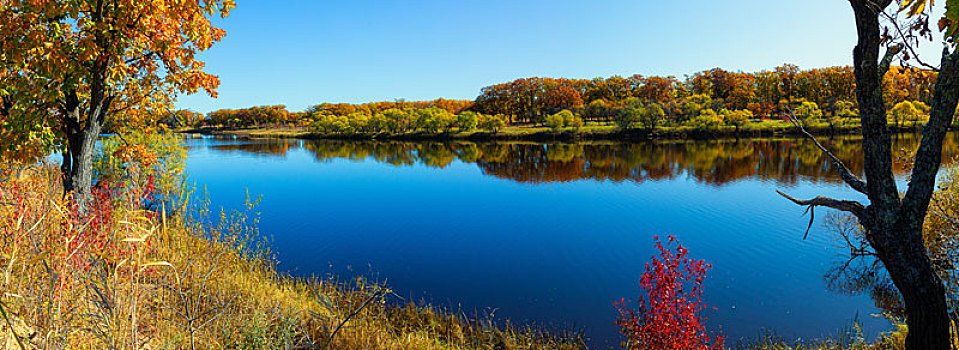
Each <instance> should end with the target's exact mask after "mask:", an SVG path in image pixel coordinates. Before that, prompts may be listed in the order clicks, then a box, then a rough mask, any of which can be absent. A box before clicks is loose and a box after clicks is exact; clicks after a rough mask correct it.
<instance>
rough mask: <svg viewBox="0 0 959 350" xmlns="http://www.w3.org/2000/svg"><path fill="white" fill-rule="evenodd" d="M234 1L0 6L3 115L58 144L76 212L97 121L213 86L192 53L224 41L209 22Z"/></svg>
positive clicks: (88, 177)
mask: <svg viewBox="0 0 959 350" xmlns="http://www.w3.org/2000/svg"><path fill="white" fill-rule="evenodd" d="M233 7H234V3H233V1H231V0H195V1H171V0H114V1H103V0H76V1H64V0H30V1H27V0H0V61H2V63H3V64H2V65H0V84H2V88H0V96H2V100H3V101H4V105H5V106H10V108H7V107H5V108H4V110H5V112H4V114H5V115H7V114H9V115H10V118H12V119H14V120H17V121H18V122H22V123H27V124H26V125H37V126H40V127H41V128H42V127H49V128H50V129H51V130H53V131H54V132H55V133H42V132H41V133H37V134H36V135H37V136H38V137H41V138H42V140H43V143H45V144H47V145H63V164H62V170H63V173H64V181H63V184H64V189H65V190H66V191H67V192H70V191H72V192H73V193H74V195H75V198H76V199H77V203H78V206H79V209H80V211H81V212H83V211H85V205H86V203H87V202H88V201H89V199H90V196H91V185H92V180H93V154H94V148H95V144H96V140H97V137H98V136H99V134H100V132H101V130H102V128H103V126H104V124H105V123H106V122H107V121H108V120H109V119H110V118H113V117H114V116H116V115H118V114H119V113H123V112H124V111H128V110H131V109H153V110H162V109H163V108H164V107H165V106H167V105H169V104H170V103H171V101H172V99H173V98H174V97H175V96H176V94H177V93H186V94H192V93H196V92H197V91H198V90H200V89H203V90H205V91H206V92H207V93H208V94H210V95H211V96H215V95H216V92H215V89H216V88H217V86H218V85H219V80H218V79H217V78H216V77H215V76H213V75H210V74H208V73H206V72H204V71H203V68H204V63H203V62H201V61H199V60H197V59H196V56H197V54H199V53H201V52H203V51H205V50H207V49H209V48H210V47H211V46H212V45H213V44H214V43H215V42H217V41H219V40H220V39H221V38H223V36H224V35H225V32H224V31H223V30H222V29H219V28H216V27H214V26H213V24H212V23H211V18H212V17H214V16H220V17H225V16H227V15H228V14H229V11H230V9H231V8H233Z"/></svg>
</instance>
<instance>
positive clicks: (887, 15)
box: [784, 0, 959, 350]
mask: <svg viewBox="0 0 959 350" xmlns="http://www.w3.org/2000/svg"><path fill="white" fill-rule="evenodd" d="M849 3H850V4H851V5H852V9H853V13H854V15H855V19H856V30H857V37H858V42H857V44H856V47H855V49H854V50H853V63H854V64H853V66H854V71H855V77H856V98H857V100H858V102H859V117H860V120H861V122H862V134H863V145H862V148H863V149H862V151H863V152H862V156H863V158H864V167H865V171H864V173H865V178H859V177H858V176H856V175H855V173H853V172H852V171H850V170H849V169H848V168H846V166H845V165H844V164H843V162H842V161H841V160H840V159H839V158H838V157H836V156H835V155H833V154H832V153H831V152H829V151H828V150H827V149H826V148H825V147H822V146H820V149H821V150H822V151H823V152H824V153H826V154H827V155H828V156H829V157H830V158H831V159H832V164H833V166H834V168H835V169H836V171H837V172H838V173H839V175H840V177H841V178H842V179H843V181H844V182H845V183H846V184H847V185H849V187H851V188H852V189H854V190H856V191H858V192H861V193H863V194H865V195H866V196H867V197H868V200H869V201H868V203H861V202H858V201H852V200H838V199H833V198H827V197H822V196H820V197H817V198H814V199H810V200H801V199H796V198H793V197H790V196H788V195H785V194H784V196H786V197H787V198H789V199H790V200H792V201H793V202H795V203H796V204H799V205H804V206H808V207H810V208H814V207H817V206H824V207H829V208H833V209H837V210H841V211H845V212H849V213H852V214H853V215H855V216H856V217H857V218H858V221H859V224H860V225H861V226H862V227H863V229H864V230H865V236H866V240H867V241H868V242H869V244H870V245H871V246H872V248H873V249H874V251H875V253H876V256H877V257H878V258H879V260H881V261H882V263H883V266H884V267H885V268H886V270H887V271H888V273H889V276H890V277H891V279H892V281H893V283H894V284H895V286H896V288H897V289H898V291H899V293H900V294H901V296H902V300H903V302H904V304H905V307H906V324H907V326H908V329H909V332H908V335H907V337H906V348H907V349H910V350H919V349H935V350H947V349H950V348H951V343H952V341H951V339H952V335H951V332H950V318H949V310H948V308H947V304H946V298H945V288H944V286H943V283H942V279H941V277H940V275H939V272H938V271H937V269H936V267H935V265H934V264H933V262H932V260H931V259H930V257H929V254H928V252H927V250H926V247H925V245H924V241H923V235H922V228H923V223H924V221H925V217H926V214H927V211H928V207H929V203H930V199H931V197H932V194H933V191H934V189H935V184H936V176H937V173H938V172H939V168H940V164H941V162H942V149H943V140H944V138H945V135H946V132H947V129H948V126H949V124H950V123H951V122H952V120H953V116H954V114H955V111H956V106H957V103H959V51H957V50H956V45H955V39H956V38H957V34H959V3H957V2H956V0H953V1H946V9H947V10H946V13H945V16H944V17H943V18H941V19H940V20H939V22H938V24H939V29H940V30H941V31H942V32H943V33H944V48H943V51H942V58H941V60H940V63H939V66H938V67H936V66H932V65H930V64H927V63H924V62H922V61H921V60H920V61H919V64H922V65H924V66H927V68H930V69H934V70H937V71H938V78H937V81H936V86H935V89H934V91H933V95H932V98H931V104H930V118H929V122H928V123H927V124H926V126H925V129H924V130H923V133H922V141H921V143H920V145H919V148H918V150H917V151H916V154H915V157H914V165H913V169H912V173H911V174H910V181H909V183H908V185H907V187H906V189H905V193H904V194H901V193H900V191H899V188H898V185H897V183H896V177H895V175H894V173H893V164H892V161H893V156H892V145H891V142H892V141H891V131H890V128H889V125H888V123H887V120H886V101H885V100H884V96H883V89H882V82H883V77H884V76H885V75H886V73H887V72H888V71H889V69H890V66H891V64H892V63H893V61H894V60H895V59H896V58H897V57H901V58H902V59H903V60H909V59H915V58H916V56H915V51H914V46H915V45H916V44H917V43H918V42H919V40H918V39H919V38H922V37H925V38H928V39H931V38H932V35H933V34H932V31H931V30H930V29H929V22H930V13H931V10H930V8H931V4H932V0H928V1H927V0H901V1H899V2H898V4H899V5H900V6H899V7H898V9H899V11H897V9H896V8H890V7H891V5H892V4H893V0H849ZM901 14H905V15H906V16H905V17H906V19H905V22H900V20H902V19H901V18H899V17H900V16H899V15H901ZM883 23H885V25H886V26H887V28H886V30H882V26H883ZM882 33H886V34H885V35H884V34H882ZM892 33H895V34H892ZM883 43H887V44H888V45H887V48H886V54H885V55H883V56H882V57H880V49H881V47H882V46H883ZM810 137H811V136H810ZM817 145H818V143H817Z"/></svg>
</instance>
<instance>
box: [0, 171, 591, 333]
mask: <svg viewBox="0 0 959 350" xmlns="http://www.w3.org/2000/svg"><path fill="white" fill-rule="evenodd" d="M2 173H3V175H2V177H0V180H3V181H2V182H0V288H2V289H0V290H2V291H3V294H2V296H0V301H2V306H4V309H5V311H6V313H7V315H8V316H9V317H8V318H7V319H9V322H7V321H6V320H4V319H0V347H3V348H4V349H18V348H20V345H19V344H18V343H17V342H16V340H17V338H14V337H13V334H16V335H17V336H18V338H19V340H20V341H21V342H22V344H23V348H24V349H296V348H302V349H308V348H314V349H326V348H330V349H575V348H582V346H581V343H579V342H578V340H576V338H573V337H570V338H565V339H560V338H557V337H553V336H549V335H546V334H543V333H541V332H535V331H533V330H525V331H518V330H516V329H514V328H512V327H497V326H496V325H495V324H493V322H490V321H483V320H477V319H476V318H473V319H471V318H468V317H463V316H462V315H454V314H450V313H447V312H442V311H440V310H437V309H435V308H430V307H417V306H414V305H400V306H391V303H390V302H389V301H388V299H389V295H390V294H389V289H388V288H387V287H385V286H383V285H380V284H377V283H372V282H371V281H368V280H364V279H358V280H353V281H350V282H348V283H341V282H336V281H331V280H320V279H308V280H304V279H294V278H290V277H284V276H282V275H280V274H278V273H277V272H276V270H275V269H274V264H273V263H272V262H271V260H270V259H269V256H270V254H269V252H268V251H266V250H265V249H264V247H265V245H263V244H262V241H261V240H259V239H258V238H257V235H256V230H255V224H256V219H255V218H251V217H249V216H247V215H244V213H243V212H234V213H225V214H221V215H219V216H216V217H213V218H212V219H210V215H209V213H208V212H207V211H206V210H205V209H203V205H202V203H201V204H200V205H196V204H195V203H190V200H189V196H180V199H179V202H177V203H174V205H173V207H174V208H181V209H182V208H192V209H184V210H174V209H170V208H167V205H163V206H161V209H160V210H159V211H160V213H161V214H160V215H156V213H155V212H150V211H145V210H141V209H140V208H139V205H134V203H138V201H137V198H142V196H140V194H141V192H142V189H139V188H133V187H127V188H124V189H123V190H122V191H114V192H111V193H109V194H106V195H103V196H101V200H102V203H100V205H101V206H100V207H98V208H101V209H102V210H100V211H94V212H95V214H92V215H91V216H90V217H78V216H77V215H74V214H73V213H72V211H71V210H70V207H71V205H70V203H69V201H67V200H65V199H64V196H63V194H62V192H61V190H60V182H59V173H58V171H57V169H55V168H53V167H49V166H23V165H10V164H8V165H6V166H5V168H4V169H2ZM194 202H195V201H194ZM164 214H166V215H164ZM200 223H204V224H200ZM9 325H13V327H12V329H11V327H9Z"/></svg>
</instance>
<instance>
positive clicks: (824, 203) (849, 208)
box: [776, 190, 866, 239]
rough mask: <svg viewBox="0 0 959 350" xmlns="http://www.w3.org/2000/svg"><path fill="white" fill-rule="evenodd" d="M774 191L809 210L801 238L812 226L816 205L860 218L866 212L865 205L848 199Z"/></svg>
mask: <svg viewBox="0 0 959 350" xmlns="http://www.w3.org/2000/svg"><path fill="white" fill-rule="evenodd" d="M776 193H779V195H780V196H783V197H785V198H786V199H788V200H790V201H792V202H793V203H796V204H798V205H803V206H806V211H807V212H809V226H807V227H806V233H805V234H803V239H806V237H808V236H809V230H810V229H811V228H812V224H813V220H814V219H815V218H816V212H815V208H816V207H819V206H821V207H827V208H832V209H836V210H841V211H844V212H849V213H852V214H853V215H856V217H857V218H862V217H863V216H864V215H865V213H866V207H865V206H864V205H862V203H859V202H856V201H850V200H840V199H833V198H829V197H823V196H819V197H816V198H813V199H806V200H803V199H798V198H796V197H793V196H790V195H788V194H785V193H783V192H782V191H779V190H776Z"/></svg>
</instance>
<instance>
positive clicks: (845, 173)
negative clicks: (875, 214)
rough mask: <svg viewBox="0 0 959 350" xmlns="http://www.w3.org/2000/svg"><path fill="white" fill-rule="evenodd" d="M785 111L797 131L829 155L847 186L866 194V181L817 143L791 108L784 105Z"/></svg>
mask: <svg viewBox="0 0 959 350" xmlns="http://www.w3.org/2000/svg"><path fill="white" fill-rule="evenodd" d="M786 111H787V112H789V121H790V122H792V124H793V125H795V126H796V127H797V128H799V131H801V132H802V133H803V135H805V136H806V138H808V139H809V140H811V141H812V142H813V143H814V144H815V145H816V147H818V148H819V150H820V151H822V153H824V154H825V155H826V156H827V157H829V159H830V160H831V161H832V166H833V168H835V169H836V172H838V173H839V177H840V178H842V180H843V181H844V182H846V184H847V185H849V187H852V189H854V190H856V191H858V192H859V193H862V194H868V189H867V187H866V182H865V181H863V180H862V179H860V178H859V177H858V176H856V175H855V174H853V173H852V171H850V170H849V168H848V167H846V164H844V163H843V162H842V160H840V159H839V157H836V155H835V154H833V153H832V152H830V151H829V150H828V149H826V147H824V146H823V145H822V144H821V143H819V140H816V137H815V136H813V135H812V134H810V133H809V132H808V131H806V128H804V127H803V125H802V123H801V122H799V118H798V117H796V114H795V113H793V111H792V109H789V107H786Z"/></svg>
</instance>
